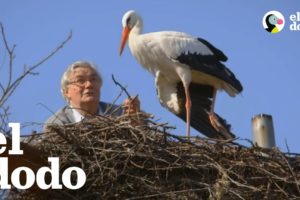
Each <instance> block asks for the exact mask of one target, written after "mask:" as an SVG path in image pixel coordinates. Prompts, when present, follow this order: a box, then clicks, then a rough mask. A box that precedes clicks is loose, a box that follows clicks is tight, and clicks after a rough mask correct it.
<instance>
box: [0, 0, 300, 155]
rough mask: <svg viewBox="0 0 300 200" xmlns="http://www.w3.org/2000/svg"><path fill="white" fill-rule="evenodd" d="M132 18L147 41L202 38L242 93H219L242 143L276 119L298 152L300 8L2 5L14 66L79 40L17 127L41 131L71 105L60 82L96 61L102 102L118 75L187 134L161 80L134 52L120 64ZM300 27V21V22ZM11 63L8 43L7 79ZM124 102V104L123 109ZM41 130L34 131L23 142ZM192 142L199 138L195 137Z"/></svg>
mask: <svg viewBox="0 0 300 200" xmlns="http://www.w3.org/2000/svg"><path fill="white" fill-rule="evenodd" d="M129 9H134V10H136V11H138V12H139V13H140V15H141V16H142V17H143V19H144V32H153V31H161V30H176V31H182V32H187V33H189V34H191V35H194V36H198V37H202V38H205V39H207V40H208V41H210V42H211V43H212V44H214V45H215V46H216V47H217V48H219V49H221V50H222V51H223V52H224V53H225V54H226V55H227V56H228V57H229V60H228V62H227V66H228V67H229V68H230V69H231V70H232V71H233V72H234V73H235V74H236V76H237V77H238V78H239V79H240V81H241V82H242V84H243V86H244V91H243V93H242V95H240V96H237V97H236V98H231V97H229V96H228V95H227V94H225V93H219V95H218V97H217V102H216V112H217V113H218V114H220V115H221V116H223V117H224V118H225V119H227V121H228V122H229V123H231V125H232V127H233V132H234V133H235V134H236V135H237V136H239V137H240V138H247V139H251V138H252V131H251V118H252V117H253V116H254V115H256V114H259V113H266V114H270V115H272V116H273V121H274V128H275V133H276V143H277V145H278V146H279V148H280V149H281V150H283V151H286V150H287V149H286V147H285V140H286V141H287V144H288V146H289V148H290V150H291V151H292V152H300V145H299V141H300V132H299V128H298V127H299V126H298V125H299V123H300V117H299V116H300V106H299V102H300V83H299V82H300V80H299V72H300V70H299V59H300V51H299V42H300V31H296V32H292V31H290V30H289V27H288V26H289V24H290V23H291V22H290V20H289V16H290V15H291V14H295V13H296V12H297V11H298V12H300V2H298V1H289V2H288V3H287V1H284V0H277V1H274V0H265V1H260V0H256V1H247V2H246V1H243V2H242V1H239V0H232V1H228V0H227V1H226V0H211V1H201V0H194V1H174V0H164V1H138V0H131V1H116V0H111V1H98V0H89V1H83V0H72V1H66V0H65V1H62V0H51V1H50V0H48V1H38V0H24V1H18V0H2V1H0V21H1V22H2V23H3V24H4V26H5V30H6V34H7V39H8V42H9V43H10V44H11V45H12V44H16V45H17V47H16V50H15V53H16V58H15V60H14V67H15V70H16V73H21V71H22V69H23V66H24V65H25V64H26V65H32V64H34V63H36V62H37V61H38V60H39V59H40V58H42V57H43V56H45V55H47V54H48V53H49V52H50V51H51V50H52V49H53V48H55V47H56V46H57V45H58V44H59V43H60V42H61V41H63V40H64V39H65V38H66V36H67V35H68V33H69V31H70V30H72V31H73V37H72V39H71V41H70V42H69V43H68V44H67V45H66V46H65V47H64V48H63V49H62V50H61V51H60V52H59V53H58V54H56V55H55V56H54V57H53V58H51V60H49V61H48V62H47V63H45V64H43V65H42V66H41V67H40V68H39V69H38V70H37V71H36V72H39V73H40V74H39V75H38V76H31V77H27V78H26V80H25V81H24V82H23V83H22V84H21V86H20V87H19V88H18V89H17V90H16V92H15V94H14V95H13V96H12V98H11V99H10V101H9V102H8V104H9V105H10V107H11V110H10V111H11V118H10V119H11V120H10V121H11V122H21V123H22V125H26V124H28V123H30V122H38V123H43V122H44V121H45V120H46V119H47V118H48V117H49V116H50V115H51V113H50V112H49V111H47V110H46V109H45V108H43V107H42V106H40V105H38V104H39V103H42V104H44V105H46V106H47V107H49V108H50V109H51V110H53V111H56V110H58V109H59V108H60V107H62V106H63V105H65V102H64V100H63V98H62V97H61V94H60V85H59V82H60V78H61V75H62V73H63V71H64V70H65V69H66V67H67V65H68V64H70V63H72V62H74V61H76V60H79V59H84V60H89V61H93V62H95V63H96V64H97V65H98V67H99V70H100V71H101V73H102V75H103V77H104V82H105V83H104V87H103V88H102V96H101V100H104V101H108V102H110V101H113V100H114V99H115V97H116V96H117V95H118V94H119V92H120V89H119V88H118V87H116V86H115V85H114V84H113V82H112V80H111V75H112V74H114V75H115V77H116V79H117V80H119V82H121V83H122V84H124V85H127V86H128V90H129V92H130V93H131V94H132V95H135V94H139V97H140V99H141V102H142V108H143V109H144V110H145V111H147V112H151V113H153V114H154V115H155V117H156V119H159V120H160V122H169V124H170V125H174V126H176V127H177V129H176V130H175V131H174V132H173V133H176V134H179V135H181V134H184V133H185V123H184V122H183V121H181V120H180V119H178V118H177V117H176V116H173V114H171V113H169V112H168V111H167V110H165V109H164V108H162V107H161V106H160V104H159V102H158V99H157V97H156V92H155V87H154V78H153V77H152V75H151V74H149V73H148V72H147V71H145V70H144V69H142V68H141V67H140V66H139V64H138V63H137V62H136V61H135V59H134V58H133V56H132V55H131V53H130V51H129V49H128V47H126V48H125V51H124V54H123V55H122V57H120V56H119V54H118V50H119V44H120V38H121V31H122V26H121V19H122V16H123V14H124V13H125V12H126V11H127V10H129ZM270 10H278V11H280V12H281V13H282V14H283V15H284V16H285V20H286V26H285V28H284V30H283V31H282V32H280V33H278V34H275V35H271V34H270V33H268V32H266V31H265V30H264V29H263V27H262V23H261V21H262V17H263V16H264V14H265V13H266V12H268V11H270ZM298 23H299V24H300V22H298ZM7 61H8V57H7V54H5V53H4V51H3V42H2V41H0V76H1V80H3V79H5V78H6V76H7V75H6V73H5V67H6V65H7ZM124 98H125V96H122V97H121V99H120V100H119V101H118V103H121V102H122V100H123V99H124ZM34 129H37V131H40V127H36V126H29V127H26V128H24V129H23V130H22V133H23V134H25V133H29V132H30V131H31V130H34ZM193 134H194V135H195V134H197V133H196V132H195V131H194V132H193Z"/></svg>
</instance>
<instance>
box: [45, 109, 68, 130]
mask: <svg viewBox="0 0 300 200" xmlns="http://www.w3.org/2000/svg"><path fill="white" fill-rule="evenodd" d="M72 118H73V116H72V110H71V108H70V107H69V106H64V107H62V108H61V109H59V110H58V111H57V112H56V113H54V114H53V115H52V116H51V117H49V118H48V119H47V121H46V122H45V124H46V125H48V124H58V125H63V124H68V123H72V122H73V121H72Z"/></svg>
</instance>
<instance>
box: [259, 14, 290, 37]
mask: <svg viewBox="0 0 300 200" xmlns="http://www.w3.org/2000/svg"><path fill="white" fill-rule="evenodd" d="M262 24H263V27H264V28H265V30H266V31H268V32H269V33H279V32H280V31H281V30H282V29H283V27H284V24H285V19H284V16H283V15H282V14H281V13H280V12H278V11H275V10H272V11H269V12H267V13H266V14H265V15H264V17H263V20H262Z"/></svg>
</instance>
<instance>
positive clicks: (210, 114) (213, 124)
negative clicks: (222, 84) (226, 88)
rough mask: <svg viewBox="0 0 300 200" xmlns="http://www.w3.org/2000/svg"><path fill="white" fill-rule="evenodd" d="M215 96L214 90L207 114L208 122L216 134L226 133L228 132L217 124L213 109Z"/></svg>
mask: <svg viewBox="0 0 300 200" xmlns="http://www.w3.org/2000/svg"><path fill="white" fill-rule="evenodd" d="M216 94H217V90H216V89H214V91H213V95H212V103H211V108H210V112H209V113H208V116H209V120H210V123H211V125H212V126H213V127H214V129H216V130H217V131H218V132H222V133H226V132H228V130H227V129H226V128H225V127H224V126H223V125H222V124H221V123H220V122H219V120H218V117H217V116H216V114H215V112H214V109H215V102H216Z"/></svg>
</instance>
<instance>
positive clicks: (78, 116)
mask: <svg viewBox="0 0 300 200" xmlns="http://www.w3.org/2000/svg"><path fill="white" fill-rule="evenodd" d="M70 108H71V109H72V114H73V117H74V121H75V122H81V121H82V120H83V119H84V118H85V117H84V116H83V115H82V114H80V112H78V111H77V110H76V109H75V108H73V107H72V106H71V105H70ZM97 114H98V115H103V111H102V109H101V106H100V105H99V107H98V113H97Z"/></svg>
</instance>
